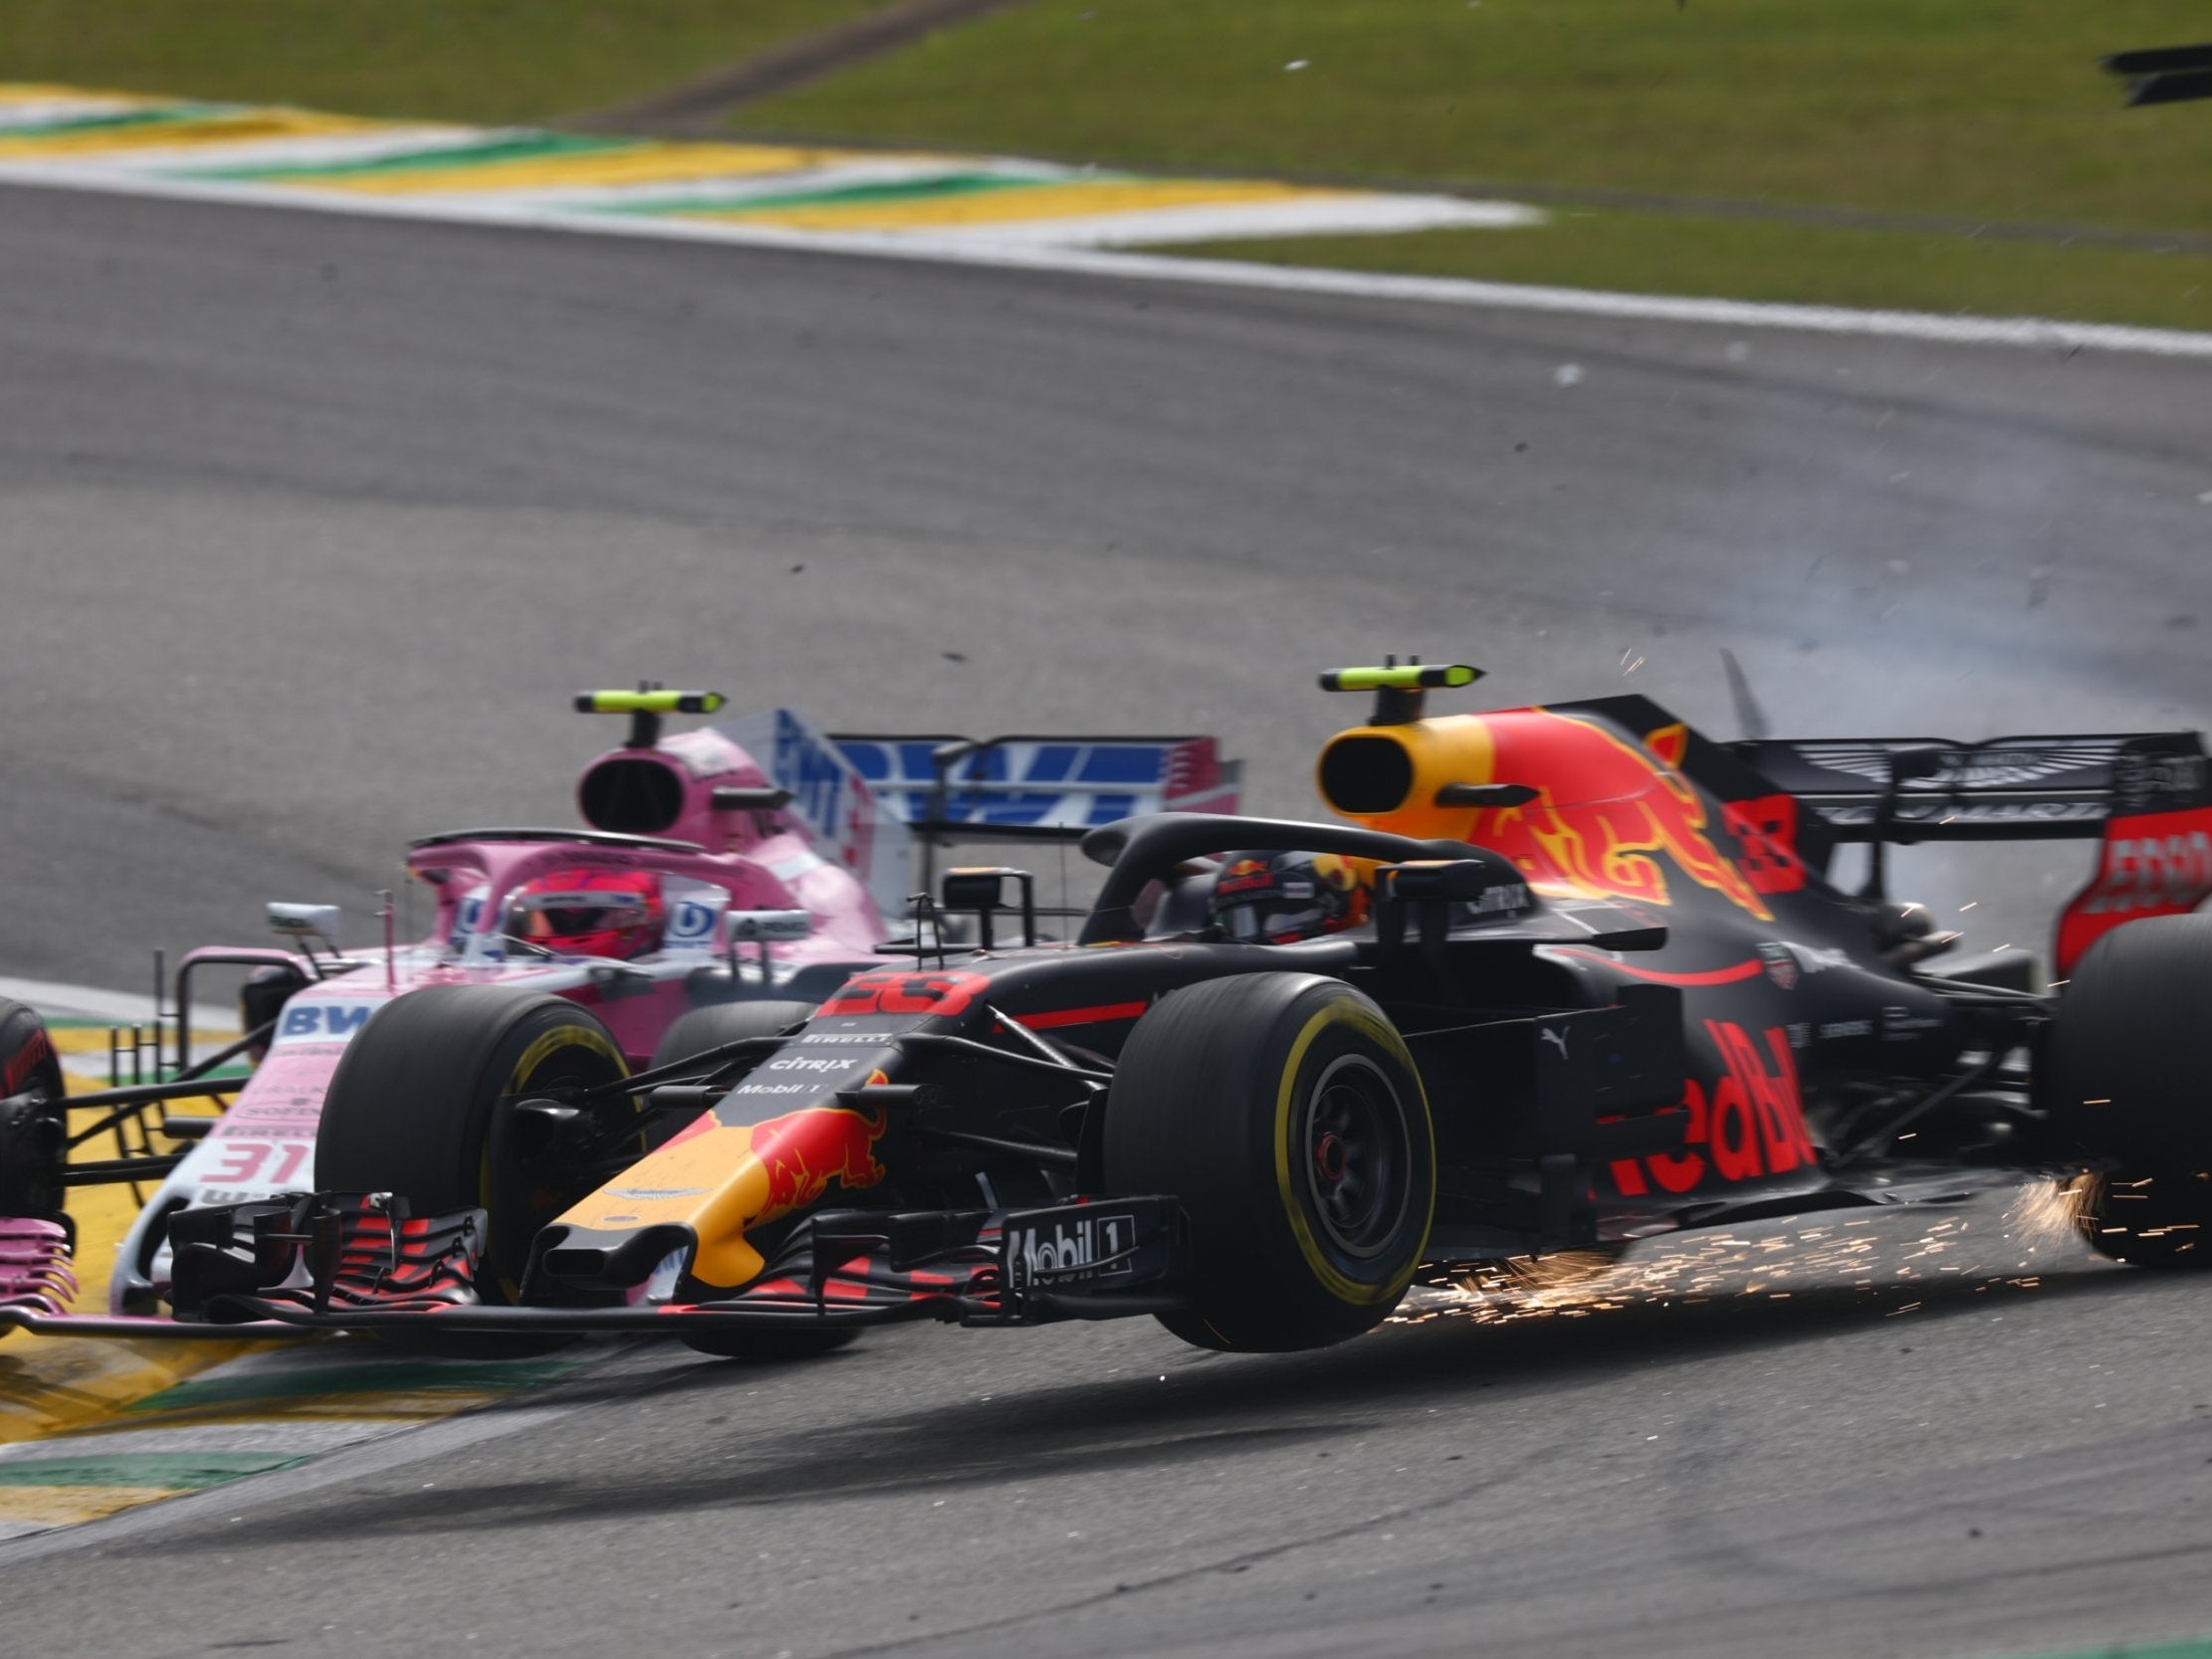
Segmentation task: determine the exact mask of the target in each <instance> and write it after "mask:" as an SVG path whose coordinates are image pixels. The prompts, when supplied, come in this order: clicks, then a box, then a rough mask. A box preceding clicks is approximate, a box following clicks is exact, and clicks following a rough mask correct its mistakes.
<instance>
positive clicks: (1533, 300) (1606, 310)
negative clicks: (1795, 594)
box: [0, 164, 2212, 358]
mask: <svg viewBox="0 0 2212 1659" xmlns="http://www.w3.org/2000/svg"><path fill="white" fill-rule="evenodd" d="M0 183H11V184H27V185H34V186H39V187H43V188H48V189H86V190H106V191H110V192H113V193H119V194H125V195H138V196H158V197H164V198H167V199H170V200H176V201H198V202H222V203H228V204H232V205H239V206H257V207H290V208H299V209H308V210H312V211H317V212H324V213H345V214H353V215H356V216H360V217H367V218H386V219H411V220H435V221H442V222H444V223H448V224H453V223H462V224H481V225H499V226H511V227H522V228H529V229H536V230H556V231H567V232H571V233H576V234H581V235H588V236H624V237H658V238H661V239H662V240H665V241H675V242H718V243H721V244H723V245H725V246H729V247H746V248H772V249H781V250H785V251H788V252H791V253H833V254H846V255H853V256H858V257H860V258H867V259H899V260H924V261H931V262H937V263H943V264H953V265H974V266H984V267H989V268H991V269H995V270H1002V271H1048V272H1064V273H1070V274H1074V275H1080V276H1094V277H1113V278H1120V279H1122V280H1125V281H1139V282H1160V283H1186V284H1195V285H1200V286H1205V287H1212V288H1239V289H1259V290H1269V291H1273V292H1276V293H1285V294H1316V295H1335V296H1344V297H1351V298H1359V299H1370V300H1399V301H1414V302H1419V303H1423V304H1428V305H1442V306H1464V307H1473V308H1479V309H1484V310H1493V311H1548V312H1553V313H1556V314H1561V315H1573V316H1603V317H1615V318H1621V319H1625V320H1642V321H1654V322H1692V323H1705V324H1710V325H1712V326H1715V327H1726V328H1781V329H1794V330H1800V331H1805V332H1811V333H1824V334H1856V335H1862V336H1868V337H1874V338H1883V339H1912V340H1929V341H1934V342H1938V343H1941V344H1947V345H2008V346H2015V347H2029V348H2032V349H2036V350H2045V351H2124V352H2134V353H2140V354H2144V355H2148V356H2156V357H2187V358H2212V333H2191V332H2185V331H2183V330H2181V329H2176V328H2137V327H2129V326H2125V325H2121V324H2116V323H2103V322H2066V321H2060V320H2057V319H2054V318H2049V317H2034V316H2010V317H2007V316H1947V315H1942V314H1938V313H1936V312H1932V311H1852V310H1848V309H1846V308H1844V307H1841V306H1791V305H1766V304H1756V303H1753V302H1750V301H1742V300H1688V299H1675V298H1672V297H1670V296H1666V295H1658V294H1608V293H1602V292H1596V291H1592V290H1586V289H1569V288H1537V287H1528V286H1522V285H1519V284H1513V283H1483V282H1471V281H1466V280H1464V279H1460V278H1450V277H1392V276H1377V275H1370V274H1367V273H1364V272H1355V271H1323V270H1314V269H1309V268H1306V267H1302V266H1277V265H1247V264H1243V263H1240V262H1237V261H1231V260H1199V259H1177V258H1175V257H1173V256H1170V255H1159V254H1127V253H1112V252H1107V251H1103V250H1097V249H1088V248H1044V247H1027V246H1009V245H1006V244H1003V243H989V242H959V241H954V240H952V239H949V238H937V239H932V238H925V237H922V236H915V235H898V236H893V235H873V236H859V235H830V234H816V233H811V232H804V231H786V230H776V229H773V228H771V227H769V226H753V225H743V226H741V225H727V224H718V223H704V222H701V221H696V220H678V219H652V218H644V217H634V218H633V217H619V218H608V217H598V216H592V215H585V214H578V213H566V212H560V211H557V210H552V209H544V208H535V207H529V206H517V205H513V204H505V203H495V202H468V201H453V200H429V199H422V198H415V199H393V198H389V197H366V196H353V197H341V196H338V195H336V194H331V195H318V194H314V193H312V192H309V191H307V190H281V191H280V190H273V189H270V188H269V187H267V186H260V185H254V186H246V185H236V184H223V183H215V182H209V181H204V180H186V179H152V178H143V177H140V178H121V177H117V176H115V175H113V174H109V173H102V172H94V171H91V170H78V169H73V168H64V167H57V166H52V165H46V164H40V165H35V166H18V165H14V164H0Z"/></svg>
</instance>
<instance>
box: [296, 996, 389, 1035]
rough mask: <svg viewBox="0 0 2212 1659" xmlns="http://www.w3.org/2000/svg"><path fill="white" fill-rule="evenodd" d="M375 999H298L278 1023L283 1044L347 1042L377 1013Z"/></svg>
mask: <svg viewBox="0 0 2212 1659" xmlns="http://www.w3.org/2000/svg"><path fill="white" fill-rule="evenodd" d="M377 1006H378V1005H377V1004H376V1003H373V1002H295V1003H293V1004H292V1005H291V1006H290V1007H288V1008H287V1009H285V1011H284V1018H283V1019H282V1020H281V1021H280V1022H279V1023H278V1025H277V1041H278V1042H280V1043H287V1042H291V1043H297V1042H307V1041H313V1040H317V1039H320V1040H322V1041H324V1042H339V1043H342V1042H344V1041H345V1040H346V1039H347V1038H349V1037H351V1036H352V1035H353V1033H354V1032H356V1031H358V1030H359V1029H360V1028H361V1027H362V1026H363V1025H365V1024H367V1023H368V1016H369V1015H371V1014H373V1013H374V1012H376V1009H377Z"/></svg>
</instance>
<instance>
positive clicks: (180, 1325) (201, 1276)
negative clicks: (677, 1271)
mask: <svg viewBox="0 0 2212 1659" xmlns="http://www.w3.org/2000/svg"><path fill="white" fill-rule="evenodd" d="M186 1215H188V1216H189V1220H188V1221H187V1220H186V1219H185V1216H179V1218H178V1220H179V1222H181V1223H183V1226H182V1227H181V1228H180V1229H179V1231H178V1234H177V1245H176V1253H175V1262H176V1278H175V1285H174V1300H175V1305H176V1308H177V1318H176V1319H174V1320H161V1319H136V1318H97V1317H86V1316H77V1315H67V1314H61V1313H58V1312H56V1311H54V1307H53V1304H52V1302H51V1301H45V1300H37V1301H34V1300H31V1299H25V1300H23V1301H20V1302H15V1303H12V1304H0V1329H6V1328H7V1327H10V1326H14V1327H18V1328H21V1329H24V1330H28V1331H34V1332H41V1333H49V1334H57V1335H76V1336H126V1337H135V1338H143V1337H178V1338H204V1337H207V1336H209V1335H211V1334H212V1332H211V1327H212V1328H219V1329H220V1332H221V1334H222V1335H223V1336H225V1337H256V1338H260V1337H284V1336H297V1335H304V1334H309V1333H313V1332H317V1331H361V1332H376V1331H393V1330H418V1331H419V1330H421V1329H422V1328H423V1326H424V1323H425V1322H430V1323H432V1324H434V1325H435V1326H436V1327H437V1328H438V1329H439V1330H441V1331H455V1332H467V1333H472V1334H477V1333H481V1334H497V1333H501V1332H508V1333H518V1332H536V1333H547V1334H551V1333H575V1334H578V1335H581V1334H584V1333H590V1332H610V1333H617V1334H621V1335H627V1336H633V1337H681V1336H687V1335H705V1334H708V1333H715V1332H742V1331H780V1332H789V1331H792V1330H796V1329H807V1330H819V1329H823V1328H825V1327H826V1328H839V1329H842V1328H858V1327H864V1326H871V1325H890V1324H900V1323H905V1322H908V1321H914V1320H933V1321H938V1322H941V1323H945V1324H959V1325H970V1326H1022V1325H1043V1324H1051V1323H1056V1322H1058V1321H1061V1320H1069V1319H1079V1320H1098V1319H1122V1318H1126V1317H1129V1316H1132V1315H1139V1314H1155V1313H1171V1312H1174V1311H1175V1310H1177V1309H1179V1308H1180V1307H1182V1305H1183V1304H1182V1300H1181V1298H1180V1296H1179V1295H1177V1294H1176V1293H1177V1289H1178V1287H1179V1285H1180V1283H1181V1281H1182V1279H1183V1276H1184V1274H1185V1272H1186V1271H1187V1268H1188V1263H1189V1226H1188V1223H1187V1221H1186V1219H1185V1216H1184V1212H1183V1208H1182V1206H1181V1205H1180V1204H1179V1203H1177V1202H1176V1201H1175V1200H1174V1199H1172V1198H1167V1197H1157V1196H1153V1197H1135V1198H1116V1199H1100V1200H1089V1201H1082V1200H1078V1201H1076V1202H1073V1203H1070V1204H1065V1205H1060V1206H1057V1207H1054V1208H1051V1209H1041V1210H1021V1211H998V1212H991V1213H985V1212H982V1211H970V1212H950V1211H944V1212H941V1211H903V1212H883V1211H864V1210H853V1211H837V1212H827V1213H823V1214H819V1215H816V1216H813V1217H810V1218H808V1219H807V1220H805V1221H803V1222H801V1223H800V1224H799V1226H798V1227H797V1228H795V1229H794V1230H793V1231H792V1234H791V1236H790V1237H789V1238H788V1239H787V1240H786V1241H785V1242H784V1244H783V1246H782V1248H781V1249H779V1250H778V1251H777V1253H776V1255H775V1257H774V1260H773V1261H772V1262H771V1264H770V1266H769V1268H768V1270H767V1271H766V1272H765V1273H763V1274H762V1275H761V1277H760V1278H759V1280H758V1281H756V1282H755V1283H754V1284H753V1285H752V1286H750V1287H749V1288H747V1289H746V1290H744V1291H741V1292H739V1293H737V1294H735V1295H733V1296H730V1297H727V1298H720V1299H714V1300H703V1301H674V1300H671V1301H657V1302H656V1301H642V1300H641V1301H637V1302H632V1303H627V1304H619V1305H613V1306H560V1305H550V1304H548V1303H544V1302H540V1303H534V1304H526V1305H524V1306H521V1307H507V1306H495V1305H489V1304H486V1303H485V1302H483V1301H482V1300H480V1298H479V1296H478V1293H477V1290H476V1278H477V1273H478V1270H479V1268H480V1266H481V1263H482V1252H483V1240H484V1236H485V1227H484V1212H483V1211H481V1210H467V1211H462V1212H460V1213H458V1214H455V1215H450V1216H410V1215H408V1214H407V1213H406V1206H405V1203H404V1201H403V1200H394V1199H392V1198H390V1197H388V1196H387V1195H384V1194H331V1193H326V1194H312V1195H299V1196H294V1197H288V1198H281V1199H276V1200H271V1201H269V1202H265V1203H256V1204H241V1205H236V1206H231V1207H228V1208H221V1209H207V1210H198V1211H190V1212H186Z"/></svg>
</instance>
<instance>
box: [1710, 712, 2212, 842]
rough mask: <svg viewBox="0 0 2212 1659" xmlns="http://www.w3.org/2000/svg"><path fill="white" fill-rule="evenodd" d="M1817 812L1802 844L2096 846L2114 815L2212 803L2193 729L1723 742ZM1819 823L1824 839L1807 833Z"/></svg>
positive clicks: (2207, 768)
mask: <svg viewBox="0 0 2212 1659" xmlns="http://www.w3.org/2000/svg"><path fill="white" fill-rule="evenodd" d="M1719 746H1720V747H1722V748H1725V749H1727V750H1728V751H1729V752H1730V753H1732V754H1734V755H1736V756H1737V757H1738V758H1739V759H1743V760H1746V761H1749V762H1750V763H1751V764H1752V765H1753V766H1755V767H1757V768H1758V770H1759V772H1760V774H1761V775H1762V776H1764V777H1766V778H1767V779H1768V780H1770V781H1771V782H1772V783H1773V784H1774V786H1775V787H1776V788H1778V789H1780V790H1782V791H1784V792H1785V793H1787V794H1790V795H1794V796H1795V797H1796V798H1797V801H1798V805H1799V807H1800V809H1801V811H1803V810H1807V809H1809V810H1810V813H1811V815H1812V819H1813V822H1812V823H1806V822H1805V821H1804V820H1803V819H1802V818H1801V820H1800V830H1799V834H1800V840H1801V842H1803V841H1813V842H1815V843H1816V844H1817V843H1818V842H1819V841H1822V840H1825V841H1826V842H1828V843H1829V844H1831V845H1837V844H1843V843H1851V842H1860V843H1864V842H1870V841H1894V842H1905V843H1909V842H1917V841H2056V840H2066V839H2081V840H2088V841H2094V840H2097V839H2099V838H2100V837H2101V836H2102V835H2103V834H2104V828H2105V825H2106V824H2107V823H2109V822H2111V821H2112V820H2113V819H2116V818H2127V817H2133V816H2137V815H2139V814H2143V813H2162V812H2179V811H2187V810H2191V809H2194V808H2199V807H2206V806H2212V761H2208V760H2207V756H2206V752H2205V747H2204V739H2203V738H2202V737H2201V736H2199V735H2198V734H2197V733H2196V732H2194V731H2157V732H2116V733H2111V734H2103V735H2068V736H2056V737H1991V738H1989V739H1987V740H1986V741H1983V742H1976V743H1961V742H1956V741H1954V740H1952V739H1950V738H1946V737H1795V738H1774V737H1762V738H1752V739H1749V740H1746V741H1743V742H1733V743H1723V744H1721V745H1719ZM1816 826H1817V828H1818V831H1819V832H1821V833H1819V834H1817V835H1816V834H1809V833H1808V832H1809V831H1813V830H1815V828H1816Z"/></svg>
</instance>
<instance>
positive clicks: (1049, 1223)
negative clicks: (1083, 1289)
mask: <svg viewBox="0 0 2212 1659" xmlns="http://www.w3.org/2000/svg"><path fill="white" fill-rule="evenodd" d="M1170 1210H1171V1206H1170V1205H1169V1204H1168V1202H1167V1201H1166V1200H1164V1199H1158V1198H1153V1199H1137V1200H1134V1201H1125V1202H1123V1203H1118V1204H1114V1205H1110V1206H1109V1205H1105V1204H1069V1205H1067V1206H1065V1207H1064V1208H1061V1209H1049V1210H1027V1211H1023V1212H1021V1213H1018V1214H1014V1215H1009V1216H1007V1217H1006V1219H1005V1221H1004V1223H1003V1226H1002V1228H1001V1231H1000V1243H999V1251H1000V1254H1001V1259H1002V1260H1003V1262H1004V1266H1005V1283H1006V1287H1007V1289H1009V1290H1012V1291H1021V1290H1026V1289H1046V1288H1059V1287H1062V1286H1068V1287H1073V1286H1078V1285H1096V1286H1098V1287H1100V1288H1101V1289H1103V1288H1105V1287H1108V1286H1112V1287H1113V1288H1115V1289H1117V1290H1118V1289H1123V1288H1126V1287H1128V1286H1130V1285H1133V1284H1139V1283H1143V1282H1147V1281H1150V1280H1154V1279H1158V1278H1161V1277H1163V1276H1164V1275H1165V1274H1166V1273H1167V1272H1168V1270H1169V1268H1170V1267H1171V1265H1172V1258H1173V1250H1172V1246H1171V1239H1172V1237H1173V1232H1172V1224H1171V1220H1170Z"/></svg>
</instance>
